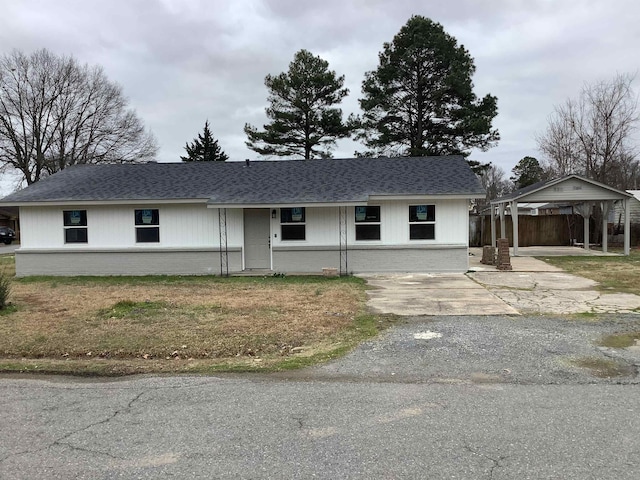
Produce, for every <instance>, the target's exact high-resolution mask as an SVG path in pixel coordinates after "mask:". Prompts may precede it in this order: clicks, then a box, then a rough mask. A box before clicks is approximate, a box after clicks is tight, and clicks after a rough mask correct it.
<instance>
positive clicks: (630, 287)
mask: <svg viewBox="0 0 640 480" xmlns="http://www.w3.org/2000/svg"><path fill="white" fill-rule="evenodd" d="M540 260H544V261H545V262H547V263H549V264H551V265H555V266H557V267H560V268H562V269H563V270H565V271H567V272H569V273H573V274H575V275H579V276H581V277H585V278H590V279H591V280H595V281H597V282H599V284H600V289H601V290H603V291H608V292H611V291H615V292H623V293H634V294H636V295H640V250H638V249H635V250H632V251H631V255H629V256H628V257H626V256H620V257H591V256H587V257H540Z"/></svg>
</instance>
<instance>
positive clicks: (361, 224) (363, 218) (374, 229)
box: [355, 206, 380, 241]
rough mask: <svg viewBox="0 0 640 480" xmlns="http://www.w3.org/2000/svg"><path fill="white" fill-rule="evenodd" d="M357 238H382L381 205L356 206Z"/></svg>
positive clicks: (359, 239) (361, 239) (360, 239)
mask: <svg viewBox="0 0 640 480" xmlns="http://www.w3.org/2000/svg"><path fill="white" fill-rule="evenodd" d="M355 224H356V240H358V241H364V240H380V207H379V206H361V207H355Z"/></svg>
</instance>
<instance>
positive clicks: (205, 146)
mask: <svg viewBox="0 0 640 480" xmlns="http://www.w3.org/2000/svg"><path fill="white" fill-rule="evenodd" d="M184 149H185V150H186V151H187V156H186V157H180V158H181V159H182V161H183V162H224V161H226V160H229V156H228V155H227V154H226V153H224V151H222V148H221V147H220V145H218V140H214V138H213V134H212V133H211V130H210V129H209V120H207V121H206V122H204V131H203V132H202V133H199V134H198V137H197V138H194V139H193V142H191V144H189V143H187V144H186V145H185V147H184Z"/></svg>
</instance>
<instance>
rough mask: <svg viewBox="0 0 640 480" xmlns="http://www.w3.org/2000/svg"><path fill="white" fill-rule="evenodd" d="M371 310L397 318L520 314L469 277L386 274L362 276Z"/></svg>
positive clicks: (458, 275)
mask: <svg viewBox="0 0 640 480" xmlns="http://www.w3.org/2000/svg"><path fill="white" fill-rule="evenodd" d="M361 277H362V278H364V279H365V280H367V283H368V284H369V286H370V287H371V289H370V290H368V291H367V295H368V297H369V298H368V301H367V304H368V306H369V307H370V308H371V309H372V310H374V311H376V312H380V313H393V314H395V315H408V316H419V315H517V314H518V311H517V310H516V309H514V308H513V307H512V306H510V305H509V304H508V303H507V302H505V301H504V300H502V299H501V298H499V297H498V296H497V295H495V294H493V293H492V292H490V291H489V290H487V289H486V288H485V287H483V286H482V285H481V284H479V283H477V282H475V281H473V280H472V279H471V278H469V277H468V276H466V275H464V274H461V273H458V274H437V273H436V274H426V273H423V274H416V273H385V274H371V275H361Z"/></svg>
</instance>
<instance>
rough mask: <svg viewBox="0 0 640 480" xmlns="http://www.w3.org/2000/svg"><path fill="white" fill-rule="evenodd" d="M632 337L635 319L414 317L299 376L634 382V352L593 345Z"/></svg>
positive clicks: (638, 364) (638, 359)
mask: <svg viewBox="0 0 640 480" xmlns="http://www.w3.org/2000/svg"><path fill="white" fill-rule="evenodd" d="M631 331H640V318H638V316H637V315H616V316H614V315H606V316H603V317H600V318H599V319H597V320H594V319H588V320H576V319H567V318H562V317H557V318H554V317H538V316H533V317H524V316H465V317H454V316H442V317H412V318H407V319H405V320H404V321H402V322H401V323H400V324H399V325H396V326H395V327H392V328H391V329H390V330H389V331H388V332H387V333H386V334H384V335H382V336H381V337H379V338H377V339H375V340H372V341H369V342H365V343H364V344H362V345H360V346H359V347H358V348H357V349H356V350H355V351H354V352H352V353H351V354H349V355H347V356H346V357H344V358H342V359H340V360H337V361H334V362H332V363H329V364H326V365H322V366H319V367H316V368H313V369H310V370H305V371H302V372H300V373H299V375H300V376H303V377H305V376H308V377H312V378H334V379H335V378H340V377H342V378H345V379H350V380H353V381H359V380H371V379H374V378H375V379H377V380H378V381H385V380H386V381H389V382H395V381H397V382H417V383H422V382H436V383H518V384H560V383H561V384H585V383H639V382H638V378H637V376H636V374H637V371H638V368H640V347H633V348H629V349H610V348H605V347H600V346H598V345H597V344H596V342H597V341H598V340H599V339H601V338H602V337H603V336H605V335H609V334H614V333H622V332H631ZM581 360H588V361H589V362H591V363H593V364H594V365H595V366H596V367H600V366H602V367H616V371H615V372H613V374H612V376H611V377H607V375H608V374H609V373H608V372H609V370H608V369H605V370H604V372H602V371H599V372H598V371H596V370H592V369H589V368H583V367H580V366H577V365H576V364H575V363H574V362H576V361H581ZM603 375H604V376H603Z"/></svg>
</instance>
